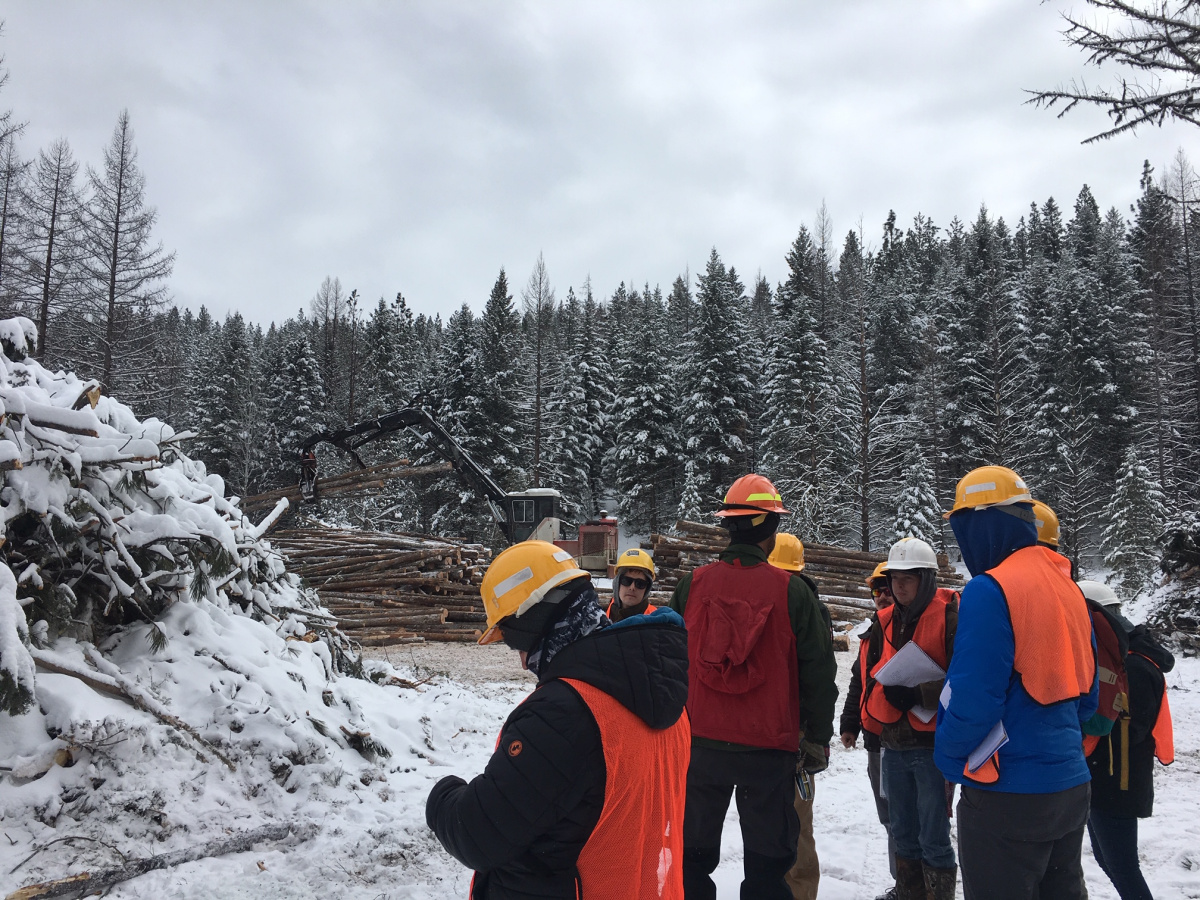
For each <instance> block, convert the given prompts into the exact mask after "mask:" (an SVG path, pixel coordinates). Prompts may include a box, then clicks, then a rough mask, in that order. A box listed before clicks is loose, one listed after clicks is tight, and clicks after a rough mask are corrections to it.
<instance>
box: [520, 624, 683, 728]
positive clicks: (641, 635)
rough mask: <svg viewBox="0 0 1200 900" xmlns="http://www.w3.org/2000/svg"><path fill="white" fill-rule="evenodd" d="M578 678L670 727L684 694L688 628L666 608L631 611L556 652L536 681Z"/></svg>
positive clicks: (648, 719) (656, 725) (651, 722)
mask: <svg viewBox="0 0 1200 900" xmlns="http://www.w3.org/2000/svg"><path fill="white" fill-rule="evenodd" d="M554 678H578V679H579V680H580V681H585V682H587V683H588V684H590V685H592V686H593V687H596V688H599V689H600V690H602V691H604V693H606V694H608V695H609V696H610V697H612V698H613V699H615V700H617V701H618V702H619V703H620V704H621V705H622V706H624V707H625V708H626V709H628V710H629V711H630V712H632V713H634V714H635V715H636V716H637V717H638V718H639V719H641V720H642V721H643V722H645V723H646V724H647V725H649V726H650V727H651V728H669V727H670V726H672V725H674V724H675V722H676V721H678V719H679V717H680V716H681V715H683V708H684V706H685V705H686V704H687V694H688V649H687V630H686V629H685V628H684V627H683V618H682V617H681V616H680V615H679V614H678V613H676V612H674V611H673V610H670V609H666V608H661V609H657V610H655V611H654V613H652V614H651V615H648V616H634V617H632V618H629V619H624V620H622V621H621V622H618V623H617V624H615V625H611V626H609V627H608V628H604V629H602V630H600V631H595V632H593V633H592V634H589V635H587V636H586V637H583V638H580V639H579V640H577V641H575V642H574V643H571V644H568V645H567V646H566V647H563V648H562V650H560V651H559V652H558V655H557V656H555V657H554V659H552V660H551V661H550V664H549V665H548V666H547V667H546V668H545V669H544V670H543V671H542V673H541V676H540V678H539V679H538V681H539V682H545V681H549V680H551V679H554Z"/></svg>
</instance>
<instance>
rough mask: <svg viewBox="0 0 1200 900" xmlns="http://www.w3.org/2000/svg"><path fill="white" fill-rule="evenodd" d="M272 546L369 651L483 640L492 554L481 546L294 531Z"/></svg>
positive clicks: (321, 530) (356, 532)
mask: <svg viewBox="0 0 1200 900" xmlns="http://www.w3.org/2000/svg"><path fill="white" fill-rule="evenodd" d="M272 543H273V544H274V546H275V547H276V548H277V549H279V550H280V551H281V552H282V553H283V555H284V556H285V557H286V558H287V565H288V571H291V572H294V573H296V574H297V575H299V576H300V577H301V578H303V579H304V581H305V583H306V584H307V585H308V586H309V587H311V588H313V589H314V590H316V592H317V594H318V595H319V596H320V598H321V604H322V605H323V606H325V607H326V608H327V609H328V610H329V611H330V613H332V614H333V616H334V617H335V618H336V620H337V622H336V627H338V628H339V629H340V630H341V631H343V632H344V633H345V634H347V635H348V636H349V637H351V638H353V639H354V640H356V641H358V642H359V643H360V644H362V645H364V646H383V645H389V644H410V643H419V642H422V641H474V640H477V639H478V638H479V636H480V634H481V633H482V629H483V626H484V622H485V621H486V616H485V615H484V611H483V601H482V599H481V598H480V595H479V585H480V583H481V582H482V581H483V573H484V572H485V571H486V570H487V567H488V565H489V564H490V563H491V559H492V552H491V550H489V549H488V548H487V547H484V546H482V545H481V544H471V543H467V542H465V541H459V540H455V539H453V538H443V537H429V536H425V535H415V534H397V533H384V532H372V531H359V530H356V529H349V528H345V529H342V528H296V529H289V530H287V531H279V532H276V533H275V535H274V538H273V540H272ZM309 625H310V626H314V627H318V628H320V627H330V625H331V623H329V622H324V623H322V622H319V621H315V620H314V619H312V618H310V619H309Z"/></svg>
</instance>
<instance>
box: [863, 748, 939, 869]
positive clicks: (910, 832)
mask: <svg viewBox="0 0 1200 900" xmlns="http://www.w3.org/2000/svg"><path fill="white" fill-rule="evenodd" d="M881 769H882V775H883V792H884V794H886V796H887V803H888V819H889V820H890V823H891V832H892V837H893V838H894V839H895V841H896V856H898V857H902V858H903V859H919V860H921V861H922V862H923V863H924V864H925V865H927V866H930V867H932V868H935V869H949V868H950V867H952V866H953V865H954V864H955V859H954V846H953V845H952V844H951V843H950V818H949V817H948V816H947V815H946V779H945V778H943V777H942V773H941V772H940V771H939V770H938V767H937V766H936V765H934V763H933V751H932V750H919V749H918V750H887V749H885V750H884V751H883V760H882V765H881Z"/></svg>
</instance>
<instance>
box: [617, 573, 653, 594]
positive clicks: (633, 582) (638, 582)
mask: <svg viewBox="0 0 1200 900" xmlns="http://www.w3.org/2000/svg"><path fill="white" fill-rule="evenodd" d="M621 587H635V588H637V589H638V590H639V591H644V590H647V589H648V588H649V587H650V582H648V581H647V580H646V579H644V578H633V577H631V576H629V575H622V576H621Z"/></svg>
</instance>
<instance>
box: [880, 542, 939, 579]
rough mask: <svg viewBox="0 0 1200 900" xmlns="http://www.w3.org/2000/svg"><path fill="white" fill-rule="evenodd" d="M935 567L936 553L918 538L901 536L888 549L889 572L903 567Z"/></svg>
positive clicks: (936, 563)
mask: <svg viewBox="0 0 1200 900" xmlns="http://www.w3.org/2000/svg"><path fill="white" fill-rule="evenodd" d="M937 567H938V559H937V554H936V553H934V552H933V548H932V547H930V546H929V545H928V544H927V543H925V542H924V541H923V540H921V539H920V538H915V537H906V538H901V539H900V540H898V541H896V543H894V544H892V549H891V550H889V551H888V561H887V570H888V571H889V572H898V571H903V570H904V569H936V568H937Z"/></svg>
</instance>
